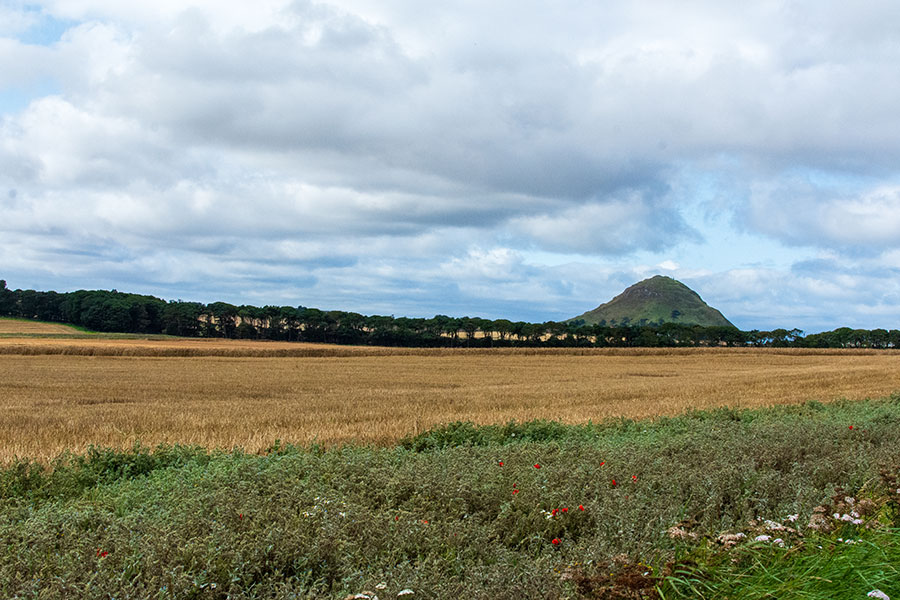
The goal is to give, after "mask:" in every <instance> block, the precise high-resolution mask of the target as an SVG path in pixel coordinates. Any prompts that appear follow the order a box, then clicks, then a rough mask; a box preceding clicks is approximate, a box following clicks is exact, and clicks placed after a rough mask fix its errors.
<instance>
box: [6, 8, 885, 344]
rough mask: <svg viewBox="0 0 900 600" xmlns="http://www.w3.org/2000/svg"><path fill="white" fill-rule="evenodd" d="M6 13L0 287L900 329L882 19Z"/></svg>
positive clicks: (833, 13)
mask: <svg viewBox="0 0 900 600" xmlns="http://www.w3.org/2000/svg"><path fill="white" fill-rule="evenodd" d="M423 6H424V5H423V4H422V3H420V2H414V1H412V0H379V1H378V2H371V1H369V0H323V1H321V2H315V1H306V0H296V1H294V0H256V1H255V2H252V3H251V2H244V1H230V0H192V1H186V0H158V1H156V2H152V3H151V2H122V1H121V0H47V1H46V2H39V3H33V2H19V1H17V0H0V278H4V279H6V280H7V281H8V283H9V285H10V287H12V288H36V289H44V290H47V289H55V290H58V291H68V290H73V289H79V288H90V289H112V288H116V289H119V290H123V291H135V292H141V293H150V294H154V295H158V296H161V297H163V298H167V299H175V298H182V299H186V300H198V301H203V302H212V301H215V300H225V301H229V302H233V303H236V304H242V303H247V304H257V305H263V304H279V305H283V304H286V305H291V306H296V305H303V306H315V307H319V308H323V309H340V310H353V311H357V312H361V313H364V314H395V315H397V316H400V315H405V316H426V317H427V316H432V315H434V314H438V313H440V314H449V315H455V316H463V315H470V316H482V317H488V318H501V317H503V318H510V319H513V320H527V321H546V320H560V319H564V318H567V317H571V316H573V315H576V314H579V313H581V312H583V311H585V310H588V309H590V308H593V307H595V306H596V305H597V304H599V303H601V302H604V301H606V300H608V299H609V298H610V297H611V296H613V295H615V294H617V293H618V292H620V291H621V290H622V289H623V288H624V287H626V286H627V285H630V284H631V283H634V282H635V281H638V280H640V279H643V278H645V277H649V276H651V275H654V274H664V275H670V276H672V277H675V278H677V279H679V280H681V281H683V282H685V283H686V284H687V285H689V286H691V287H692V288H693V289H695V290H696V291H698V292H699V293H700V295H701V296H702V297H703V298H704V299H705V300H706V301H707V302H709V303H710V304H711V305H713V306H715V307H717V308H719V309H720V310H722V312H723V313H724V314H725V315H726V316H727V317H729V318H730V319H731V320H732V321H733V322H734V323H735V324H736V325H738V326H739V327H741V328H744V329H751V328H759V329H770V328H774V327H788V328H790V327H799V328H800V329H803V330H805V331H807V332H815V331H822V330H826V329H833V328H836V327H839V326H851V327H865V328H875V327H884V328H898V327H900V110H898V107H900V43H898V39H900V38H898V36H897V27H898V24H900V3H897V2H895V1H894V0H873V1H871V2H866V3H864V4H859V5H858V4H855V3H823V2H816V1H813V0H810V1H803V0H798V1H787V0H786V1H783V2H773V1H766V0H761V1H759V2H751V3H744V2H733V3H724V2H721V1H719V0H709V1H702V0H696V1H691V0H688V1H686V2H678V3H675V2H669V1H642V2H596V1H591V2H587V1H584V0H561V1H559V2H553V3H545V2H531V1H528V0H526V1H524V2H523V0H515V1H513V0H496V1H492V2H487V3H486V2H483V1H478V2H476V1H474V0H448V1H446V2H441V3H436V4H435V5H433V6H432V5H428V8H427V9H423Z"/></svg>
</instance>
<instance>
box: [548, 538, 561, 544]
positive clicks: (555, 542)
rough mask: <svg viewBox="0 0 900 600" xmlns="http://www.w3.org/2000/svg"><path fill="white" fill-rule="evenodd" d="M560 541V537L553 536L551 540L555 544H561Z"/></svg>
mask: <svg viewBox="0 0 900 600" xmlns="http://www.w3.org/2000/svg"><path fill="white" fill-rule="evenodd" d="M559 542H560V539H559V538H553V539H552V540H550V543H551V544H553V545H554V546H559Z"/></svg>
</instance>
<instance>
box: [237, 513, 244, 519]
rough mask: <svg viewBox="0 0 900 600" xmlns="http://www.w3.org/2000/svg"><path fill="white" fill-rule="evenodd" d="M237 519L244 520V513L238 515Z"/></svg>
mask: <svg viewBox="0 0 900 600" xmlns="http://www.w3.org/2000/svg"><path fill="white" fill-rule="evenodd" d="M238 519H240V520H242V521H243V520H244V513H238Z"/></svg>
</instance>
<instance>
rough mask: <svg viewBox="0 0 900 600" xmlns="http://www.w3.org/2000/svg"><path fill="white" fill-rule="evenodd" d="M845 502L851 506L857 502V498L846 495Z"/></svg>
mask: <svg viewBox="0 0 900 600" xmlns="http://www.w3.org/2000/svg"><path fill="white" fill-rule="evenodd" d="M844 502H846V503H847V504H849V505H850V506H853V505H854V504H856V500H854V499H853V497H851V496H844Z"/></svg>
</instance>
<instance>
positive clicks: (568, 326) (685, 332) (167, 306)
mask: <svg viewBox="0 0 900 600" xmlns="http://www.w3.org/2000/svg"><path fill="white" fill-rule="evenodd" d="M0 316H8V317H20V318H26V319H37V320H41V321H51V322H56V323H66V324H71V325H76V326H80V327H84V328H87V329H91V330H93V331H102V332H118V333H139V334H167V335H176V336H185V337H212V338H233V339H266V340H280V341H290V342H323V343H329V344H354V345H376V346H403V347H494V346H496V347H501V346H528V347H609V346H615V347H679V346H760V347H776V348H778V347H781V348H788V347H795V348H798V347H799V348H900V331H898V330H896V329H891V330H890V331H888V330H885V329H873V330H867V329H851V328H849V327H841V328H839V329H835V330H834V331H827V332H823V333H816V334H811V335H806V336H804V335H803V331H801V330H799V329H774V330H772V331H759V330H751V331H741V330H740V329H737V328H735V327H723V326H713V327H702V326H700V325H688V324H683V323H672V322H655V323H654V322H647V321H646V320H644V321H641V322H639V323H632V322H630V321H628V320H627V319H626V320H624V322H621V323H617V322H610V323H607V322H601V323H599V324H596V325H590V324H585V323H584V322H578V321H574V322H573V321H568V322H557V321H547V322H544V323H528V322H524V321H510V320H508V319H482V318H479V317H450V316H447V315H436V316H434V317H432V318H429V319H426V318H409V317H393V316H381V315H370V316H366V315H361V314H359V313H354V312H345V311H338V310H332V311H323V310H319V309H317V308H308V307H304V306H297V307H292V306H263V307H262V308H260V307H257V306H251V305H241V306H235V305H233V304H228V303H227V302H213V303H212V304H202V303H200V302H184V301H181V300H171V301H166V300H162V299H160V298H156V297H154V296H145V295H140V294H129V293H123V292H118V291H116V290H112V291H105V290H79V291H77V292H66V293H57V292H52V291H51V292H41V291H35V290H19V289H17V290H10V289H9V288H8V287H7V285H6V281H3V280H0Z"/></svg>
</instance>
